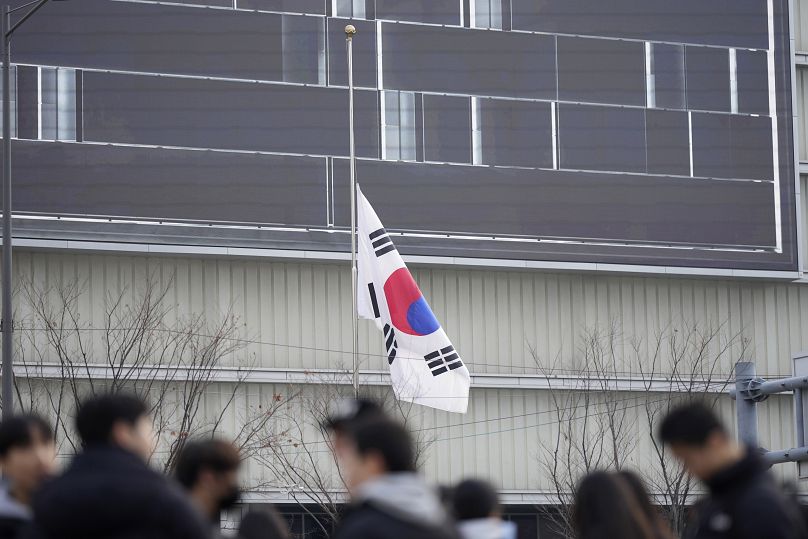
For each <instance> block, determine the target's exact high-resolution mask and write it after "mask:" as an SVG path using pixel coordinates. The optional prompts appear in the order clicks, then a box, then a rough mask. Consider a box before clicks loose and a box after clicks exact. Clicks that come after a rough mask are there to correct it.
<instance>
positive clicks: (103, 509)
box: [26, 446, 209, 539]
mask: <svg viewBox="0 0 808 539" xmlns="http://www.w3.org/2000/svg"><path fill="white" fill-rule="evenodd" d="M33 509H34V525H33V528H32V530H31V531H30V532H29V534H26V536H29V537H35V538H37V539H101V538H104V539H123V538H126V539H141V538H143V539H145V538H149V539H162V538H166V539H168V538H171V539H207V538H208V537H209V529H208V524H207V523H206V522H204V521H203V519H202V517H201V515H200V514H199V512H198V511H196V510H195V509H194V508H193V507H192V506H191V504H190V502H189V501H188V499H187V498H186V496H185V495H184V494H183V493H182V492H181V491H180V489H179V488H178V487H177V486H175V485H174V484H173V483H170V482H169V481H168V480H167V479H166V478H165V477H163V476H162V475H160V474H158V473H157V472H155V471H154V470H152V469H150V468H149V467H148V466H147V465H146V464H145V463H143V462H142V461H141V460H140V459H139V458H138V457H137V456H135V455H133V454H131V453H128V452H126V451H124V450H122V449H118V448H115V447H111V446H99V447H93V448H89V449H87V450H86V451H84V452H83V453H81V454H79V455H78V456H76V458H74V459H73V462H72V463H71V464H70V466H69V467H68V469H67V471H65V473H64V474H63V475H62V476H61V477H58V478H56V479H54V480H53V481H51V482H49V483H47V484H46V485H44V486H43V488H42V489H41V490H40V492H39V493H38V494H37V496H36V497H35V498H34V505H33Z"/></svg>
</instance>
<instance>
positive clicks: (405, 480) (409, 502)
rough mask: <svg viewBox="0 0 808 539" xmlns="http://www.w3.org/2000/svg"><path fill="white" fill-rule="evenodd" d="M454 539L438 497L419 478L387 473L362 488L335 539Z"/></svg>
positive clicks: (349, 508) (405, 474)
mask: <svg viewBox="0 0 808 539" xmlns="http://www.w3.org/2000/svg"><path fill="white" fill-rule="evenodd" d="M416 537H417V538H418V539H455V538H456V535H455V532H454V530H453V528H452V526H451V524H450V522H449V519H448V517H447V515H446V513H445V511H444V510H443V507H442V506H441V504H440V501H439V500H438V497H437V495H436V494H435V493H434V492H433V491H432V489H430V488H429V487H427V486H426V485H425V484H424V483H423V482H422V481H421V479H420V478H418V476H416V475H415V474H411V473H400V474H389V475H386V476H383V477H381V478H379V479H376V480H374V481H372V482H370V483H368V484H366V485H363V486H362V487H361V488H360V490H359V492H358V494H357V496H356V497H355V500H354V502H353V503H352V504H351V505H350V506H349V507H348V508H347V509H346V511H345V512H344V513H343V515H342V518H341V519H340V524H339V526H338V527H337V531H336V533H335V534H334V539H413V538H416Z"/></svg>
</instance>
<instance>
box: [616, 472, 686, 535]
mask: <svg viewBox="0 0 808 539" xmlns="http://www.w3.org/2000/svg"><path fill="white" fill-rule="evenodd" d="M617 475H618V477H619V478H620V479H622V480H623V481H624V482H625V484H626V485H627V486H628V488H629V489H631V492H632V494H634V499H635V500H636V501H637V504H638V505H639V507H640V510H641V511H642V512H643V514H645V516H646V518H647V519H648V522H649V523H650V524H651V526H652V527H653V529H654V536H655V537H656V538H657V539H673V537H674V536H673V532H671V530H670V528H669V527H668V525H667V524H666V523H665V522H664V520H663V519H662V516H661V515H660V513H659V511H658V510H657V509H656V508H655V507H654V506H653V504H652V503H651V497H650V496H649V495H648V490H646V488H645V483H643V480H642V479H640V477H639V476H638V475H637V474H635V473H634V472H630V471H628V470H622V471H619V472H617Z"/></svg>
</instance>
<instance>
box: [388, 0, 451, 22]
mask: <svg viewBox="0 0 808 539" xmlns="http://www.w3.org/2000/svg"><path fill="white" fill-rule="evenodd" d="M460 6H461V3H460V1H459V0H429V1H426V2H425V1H423V0H376V18H377V19H387V20H394V21H410V22H426V23H430V24H452V25H460V24H462V21H461V19H460Z"/></svg>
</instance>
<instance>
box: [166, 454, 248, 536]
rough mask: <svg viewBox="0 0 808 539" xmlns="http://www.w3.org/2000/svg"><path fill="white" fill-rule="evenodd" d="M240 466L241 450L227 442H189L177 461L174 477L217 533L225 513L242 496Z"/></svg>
mask: <svg viewBox="0 0 808 539" xmlns="http://www.w3.org/2000/svg"><path fill="white" fill-rule="evenodd" d="M240 466H241V456H240V455H239V452H238V449H236V447H235V446H234V445H233V444H232V443H230V442H225V441H224V440H198V441H189V442H187V443H186V444H185V447H183V449H182V451H181V452H180V455H179V457H177V463H176V465H175V467H174V477H176V479H177V481H178V482H179V483H180V485H182V486H183V488H185V490H186V491H187V492H188V495H189V496H190V498H191V501H193V503H194V505H195V506H196V508H197V509H198V510H199V511H200V512H201V513H202V514H203V515H204V516H205V519H206V520H208V521H209V522H210V523H211V525H212V527H213V529H215V530H216V531H217V532H218V531H219V530H220V528H221V514H222V511H224V510H226V509H230V508H231V507H233V506H234V505H235V504H236V503H237V502H238V499H239V495H240V494H241V491H240V489H239V481H238V470H239V467H240Z"/></svg>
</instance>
